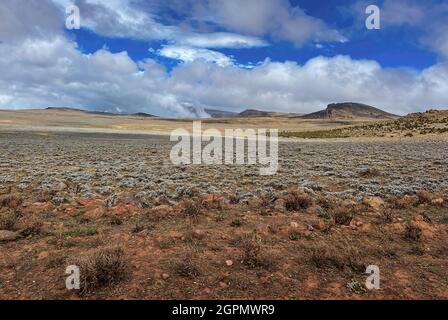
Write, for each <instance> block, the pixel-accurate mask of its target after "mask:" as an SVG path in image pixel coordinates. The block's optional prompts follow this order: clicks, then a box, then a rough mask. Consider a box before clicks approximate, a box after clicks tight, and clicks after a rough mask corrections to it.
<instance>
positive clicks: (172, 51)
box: [157, 46, 233, 67]
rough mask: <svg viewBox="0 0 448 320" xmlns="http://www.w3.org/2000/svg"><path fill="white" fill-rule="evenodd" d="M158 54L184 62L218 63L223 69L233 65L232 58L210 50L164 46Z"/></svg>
mask: <svg viewBox="0 0 448 320" xmlns="http://www.w3.org/2000/svg"><path fill="white" fill-rule="evenodd" d="M157 54H158V55H160V56H163V57H166V58H171V59H176V60H180V61H183V62H193V61H196V60H203V61H205V62H212V63H216V64H217V65H219V66H221V67H225V66H230V65H231V64H233V61H232V59H231V58H229V57H227V56H226V55H224V54H222V53H220V52H217V51H212V50H208V49H198V48H192V47H186V46H164V47H163V48H162V49H160V50H158V51H157Z"/></svg>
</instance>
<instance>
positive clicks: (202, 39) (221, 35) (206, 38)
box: [175, 32, 269, 49]
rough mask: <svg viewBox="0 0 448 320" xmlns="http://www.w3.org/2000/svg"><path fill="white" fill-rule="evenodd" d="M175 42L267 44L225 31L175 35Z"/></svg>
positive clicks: (218, 45)
mask: <svg viewBox="0 0 448 320" xmlns="http://www.w3.org/2000/svg"><path fill="white" fill-rule="evenodd" d="M175 41H176V43H178V44H180V45H188V46H192V47H202V48H236V49H242V48H255V47H266V46H268V45H269V44H268V43H267V42H266V41H264V40H261V39H259V38H255V37H248V36H242V35H238V34H234V33H227V32H213V33H202V34H200V33H190V34H183V35H182V36H177V37H176V40H175Z"/></svg>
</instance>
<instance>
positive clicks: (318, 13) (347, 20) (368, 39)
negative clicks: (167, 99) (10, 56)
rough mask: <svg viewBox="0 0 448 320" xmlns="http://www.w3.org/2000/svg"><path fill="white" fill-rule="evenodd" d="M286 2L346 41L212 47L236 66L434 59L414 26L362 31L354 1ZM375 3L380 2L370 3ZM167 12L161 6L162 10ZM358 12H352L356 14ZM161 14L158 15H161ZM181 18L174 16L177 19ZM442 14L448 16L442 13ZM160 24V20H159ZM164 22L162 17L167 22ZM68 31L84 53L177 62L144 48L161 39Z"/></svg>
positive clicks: (416, 63)
mask: <svg viewBox="0 0 448 320" xmlns="http://www.w3.org/2000/svg"><path fill="white" fill-rule="evenodd" d="M290 3H291V5H292V6H300V7H301V8H302V9H303V10H304V11H305V12H306V13H307V14H310V15H312V16H313V17H316V18H319V19H321V20H322V21H324V22H325V23H326V24H328V25H329V26H331V27H333V28H334V29H337V30H341V32H342V33H344V34H347V35H349V36H350V40H349V41H345V42H331V43H320V45H321V46H316V43H314V42H310V43H306V44H304V45H303V46H300V47H297V46H295V45H294V44H292V43H290V42H288V41H282V40H280V41H275V40H274V41H272V40H271V39H268V40H271V41H270V44H269V46H266V47H260V48H244V49H233V48H222V49H221V48H220V49H215V50H216V51H219V52H222V53H223V54H225V55H228V56H234V57H235V59H236V60H237V61H238V62H239V63H241V64H249V63H254V64H256V63H257V62H260V61H264V60H265V59H270V60H272V61H280V62H285V61H296V62H298V63H301V64H303V63H305V62H306V61H308V60H309V59H312V58H313V57H315V56H319V55H322V56H327V57H332V56H337V55H350V56H351V57H352V58H354V59H369V60H375V61H377V62H379V63H380V64H381V65H382V66H383V67H392V68H393V67H411V68H416V69H419V70H421V69H424V68H427V67H429V66H431V65H434V64H435V63H436V62H437V61H438V56H437V53H435V52H433V51H432V50H430V49H429V48H426V47H424V46H422V45H421V44H420V43H419V38H420V37H421V36H422V32H421V30H420V29H419V28H416V27H412V26H410V25H407V24H403V25H398V26H393V27H387V28H382V29H380V30H367V29H366V28H365V25H364V20H363V19H362V18H366V17H367V16H368V15H367V14H365V13H364V12H362V11H361V10H359V12H358V13H356V12H354V11H351V10H350V9H349V8H351V6H353V5H354V4H355V3H356V1H353V0H352V1H347V0H328V1H325V3H323V2H319V1H315V0H314V1H312V0H293V1H290ZM372 3H375V4H378V5H379V6H380V7H381V4H382V3H383V2H382V1H375V2H372ZM167 13H170V14H173V13H172V12H171V11H170V10H167V12H165V14H167ZM357 15H358V16H357ZM162 16H163V15H162ZM182 18H185V17H180V19H182ZM447 18H448V17H447ZM161 21H162V22H163V19H162V20H161ZM167 23H168V21H167ZM68 33H69V34H72V35H74V37H75V39H76V42H77V43H78V44H79V46H80V48H82V51H83V52H84V53H94V52H96V51H97V50H100V49H101V48H103V47H107V48H108V49H109V50H110V51H111V52H121V51H123V50H125V51H127V52H128V54H129V56H130V57H131V58H132V59H133V60H134V61H141V60H143V59H145V58H152V59H155V60H157V61H159V62H160V63H162V64H164V65H165V66H167V67H168V68H169V69H171V68H172V67H173V66H175V65H177V64H178V63H180V62H181V61H178V60H177V61H173V59H165V58H164V57H160V56H159V55H157V54H155V53H151V52H149V51H148V48H153V49H154V50H156V51H157V50H159V49H161V48H162V47H163V46H164V45H167V44H168V43H169V39H167V40H151V39H149V40H139V39H132V38H116V37H113V36H109V37H105V36H101V35H98V34H96V33H95V32H93V31H91V30H89V29H86V28H82V29H81V30H73V31H68Z"/></svg>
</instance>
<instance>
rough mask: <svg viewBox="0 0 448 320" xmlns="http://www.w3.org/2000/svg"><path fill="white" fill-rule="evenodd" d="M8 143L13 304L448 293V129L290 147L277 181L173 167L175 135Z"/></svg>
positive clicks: (6, 275) (1, 164)
mask: <svg viewBox="0 0 448 320" xmlns="http://www.w3.org/2000/svg"><path fill="white" fill-rule="evenodd" d="M0 147H1V150H2V153H1V154H0V205H1V208H0V230H1V231H0V251H1V253H2V254H1V255H0V298H2V299H117V298H124V299H175V298H179V299H221V298H223V299H238V298H240V299H328V298H336V299H384V298H387V299H405V298H410V299H418V298H425V299H426V298H431V299H447V298H448V270H447V269H446V266H447V265H448V248H447V246H446V243H447V241H448V193H447V190H448V174H447V173H448V172H447V168H448V141H447V140H446V139H432V140H428V139H427V140H422V139H419V140H417V139H415V140H413V139H404V140H386V139H377V140H372V141H368V140H365V141H349V140H347V141H339V140H334V141H331V142H328V141H327V142H325V141H308V142H297V141H293V142H281V143H280V146H279V153H280V155H279V162H280V168H279V171H278V173H277V174H276V175H274V176H265V177H263V176H260V175H258V167H257V166H236V165H233V166H232V165H229V166H201V165H196V166H193V165H192V166H181V167H176V166H173V165H172V164H171V162H170V159H169V154H170V150H171V147H172V143H171V142H169V137H166V136H162V135H160V136H151V135H130V134H126V135H123V134H112V133H110V134H107V133H79V132H78V133H69V132H43V131H40V132H24V131H17V130H15V131H9V132H8V131H5V130H3V131H0ZM69 265H78V266H80V268H81V278H82V288H81V289H82V290H81V291H80V292H74V291H69V290H67V289H66V288H65V278H66V277H67V275H65V270H66V267H67V266H69ZM369 265H377V266H378V267H379V268H380V277H381V283H380V289H379V290H368V289H367V288H366V287H365V280H366V279H367V276H368V275H367V274H365V271H366V267H367V266H369Z"/></svg>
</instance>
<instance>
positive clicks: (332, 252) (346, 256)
mask: <svg viewBox="0 0 448 320" xmlns="http://www.w3.org/2000/svg"><path fill="white" fill-rule="evenodd" d="M310 261H311V263H312V264H313V265H314V266H315V267H317V268H330V269H331V268H333V269H338V270H345V269H348V270H350V271H352V272H356V273H363V272H365V268H366V266H365V264H364V263H363V262H362V261H361V254H360V251H359V250H358V249H357V248H355V247H354V246H352V245H350V244H348V243H344V244H342V246H341V247H340V246H339V245H338V243H336V244H333V243H325V244H322V243H320V244H316V245H315V246H314V247H312V248H311V260H310Z"/></svg>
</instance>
